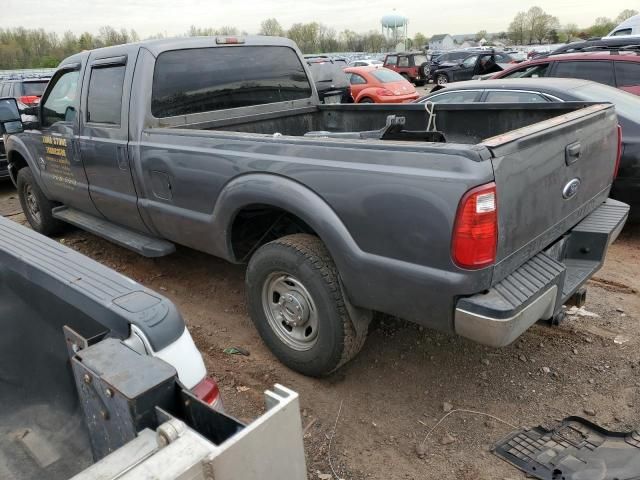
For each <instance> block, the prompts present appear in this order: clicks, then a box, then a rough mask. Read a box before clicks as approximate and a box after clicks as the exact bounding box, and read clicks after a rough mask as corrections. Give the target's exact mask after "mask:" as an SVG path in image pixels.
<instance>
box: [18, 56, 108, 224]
mask: <svg viewBox="0 0 640 480" xmlns="http://www.w3.org/2000/svg"><path fill="white" fill-rule="evenodd" d="M81 66H82V65H81V64H80V63H74V64H72V65H68V66H62V67H61V68H60V69H59V70H58V71H57V72H56V73H55V74H54V76H53V78H52V79H51V81H50V82H49V85H48V87H47V89H46V91H45V92H44V94H43V96H42V101H41V103H40V111H39V122H38V125H37V126H36V127H35V128H33V129H29V130H26V131H25V135H24V138H25V144H26V146H27V148H28V149H29V150H30V153H31V154H32V156H33V158H34V159H35V161H36V163H37V168H38V172H34V174H35V173H39V175H40V178H41V180H42V186H43V187H44V190H45V191H46V193H47V197H48V198H49V199H50V200H55V201H57V202H61V203H64V204H65V205H68V206H72V207H75V208H78V209H80V210H83V211H85V212H87V213H92V214H97V211H96V210H95V208H94V206H93V203H92V202H91V198H90V197H89V189H88V182H87V177H86V175H85V172H84V168H83V167H82V161H81V159H80V155H79V151H78V143H77V132H78V111H79V108H80V88H81V84H82V81H81Z"/></svg>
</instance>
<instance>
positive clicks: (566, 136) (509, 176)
mask: <svg viewBox="0 0 640 480" xmlns="http://www.w3.org/2000/svg"><path fill="white" fill-rule="evenodd" d="M617 123H618V120H617V117H616V114H615V109H614V107H613V106H612V105H593V106H589V107H586V108H582V109H579V110H576V111H574V112H571V113H568V114H565V115H560V116H557V117H554V118H551V119H549V120H546V121H543V122H539V123H535V124H533V125H530V126H528V127H524V128H521V129H518V130H514V131H512V132H508V133H505V134H503V135H499V136H496V137H493V138H491V139H487V140H485V141H484V142H483V144H484V145H485V146H487V147H488V148H489V150H490V151H491V153H492V155H493V159H492V163H493V168H494V172H495V182H496V187H497V197H498V219H499V227H498V228H499V232H500V233H499V243H498V252H497V264H496V270H495V273H494V280H496V281H497V280H499V279H501V278H503V277H504V276H505V275H508V274H509V273H510V272H511V271H512V270H513V269H514V268H517V267H518V266H519V265H521V264H522V263H523V262H524V261H526V260H528V259H529V258H530V257H531V256H533V255H535V254H536V253H537V252H539V251H540V250H542V249H543V248H544V247H546V246H547V245H549V244H550V243H552V242H553V241H554V240H555V239H557V238H559V237H560V236H561V235H562V234H564V233H565V232H566V231H567V230H569V229H570V228H571V227H573V226H574V225H575V224H577V223H578V222H579V221H580V220H581V219H582V218H584V217H585V216H586V215H587V214H589V213H590V212H591V211H593V210H594V209H595V208H596V207H597V206H598V205H599V204H600V203H601V202H602V201H604V200H605V199H606V198H607V196H608V193H609V189H610V186H611V182H612V178H613V171H614V168H615V159H616V155H617V148H618V133H617Z"/></svg>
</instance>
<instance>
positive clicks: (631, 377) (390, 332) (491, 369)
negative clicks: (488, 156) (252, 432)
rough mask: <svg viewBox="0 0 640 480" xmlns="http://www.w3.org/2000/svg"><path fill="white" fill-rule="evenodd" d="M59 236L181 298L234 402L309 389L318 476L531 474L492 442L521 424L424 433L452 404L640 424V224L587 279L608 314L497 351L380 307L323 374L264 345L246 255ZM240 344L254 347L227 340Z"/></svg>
mask: <svg viewBox="0 0 640 480" xmlns="http://www.w3.org/2000/svg"><path fill="white" fill-rule="evenodd" d="M20 212H21V211H20V206H19V204H18V201H17V196H16V193H15V191H14V190H13V188H12V187H11V185H10V184H8V183H7V184H0V214H2V215H5V216H10V218H12V219H13V220H15V221H17V222H20V223H22V224H24V223H25V219H24V216H23V215H22V214H21V213H20ZM58 240H59V241H60V242H61V243H64V244H66V245H68V246H69V247H71V248H73V249H76V250H78V251H80V252H82V253H84V254H85V255H88V256H89V257H91V258H94V259H96V260H98V261H100V262H102V263H103V264H105V265H107V266H109V267H111V268H114V269H115V270H117V271H119V272H121V273H123V274H125V275H128V276H130V277H132V278H134V279H135V280H137V281H139V282H141V283H143V284H144V285H146V286H148V287H150V288H152V289H155V290H157V291H159V292H161V293H163V294H164V295H166V296H167V297H169V298H171V299H172V300H173V301H174V302H175V303H176V304H177V305H178V307H179V308H180V310H181V311H182V313H183V315H184V317H185V319H186V321H187V323H188V325H189V327H190V329H191V331H192V333H193V335H194V338H195V340H196V343H197V345H198V347H199V348H200V350H201V351H202V353H203V355H204V358H205V361H206V363H207V366H208V368H209V371H210V372H211V374H212V375H214V376H215V377H216V378H217V380H218V382H219V383H220V385H221V387H222V392H223V395H224V399H225V405H226V407H227V409H228V411H229V412H230V413H231V414H233V415H235V416H237V417H238V418H240V419H242V420H250V419H251V418H255V417H256V416H258V415H259V414H260V413H262V411H263V400H262V392H263V391H264V390H265V389H266V388H268V387H270V386H271V385H272V384H273V383H275V382H278V383H282V384H284V385H287V386H289V387H290V388H293V389H294V390H296V391H298V392H299V393H300V398H301V407H302V416H303V418H302V421H303V425H305V426H307V427H308V428H307V430H306V434H305V437H304V441H305V447H306V452H307V465H308V468H309V473H310V478H328V477H326V476H325V475H326V474H329V473H331V467H330V464H329V459H330V458H331V461H332V464H333V466H334V468H335V470H336V472H337V474H338V475H339V476H340V478H344V479H365V478H385V479H387V478H388V479H414V478H415V479H424V478H439V479H454V478H455V479H474V480H475V479H519V478H524V476H523V475H522V474H521V473H520V472H519V471H518V470H517V469H515V468H513V467H511V466H510V465H508V464H506V463H504V462H502V461H501V460H500V459H498V458H497V457H495V456H493V455H492V454H491V453H490V451H489V449H490V448H491V446H492V444H493V443H494V442H495V441H497V440H499V439H500V438H501V437H502V436H504V435H505V434H506V433H508V432H509V431H511V430H512V428H511V427H510V426H508V425H507V424H504V423H502V422H500V421H496V420H490V419H489V420H488V419H487V418H485V417H483V416H479V415H472V414H466V413H456V414H453V415H451V416H450V417H449V418H447V420H446V421H445V422H443V424H442V425H441V426H440V427H439V428H438V429H437V430H435V431H434V432H433V434H432V435H431V436H430V437H429V438H427V439H426V441H424V439H425V435H426V433H427V432H428V431H429V429H430V428H431V427H432V426H433V425H434V424H435V423H436V422H437V421H438V420H439V419H440V418H441V417H442V416H443V414H444V412H445V410H448V409H450V408H464V409H471V410H477V411H481V412H485V413H489V414H491V415H494V416H496V417H498V418H500V419H501V420H503V421H505V422H507V423H508V424H511V425H517V426H535V425H538V424H548V423H550V422H553V421H555V420H559V419H562V418H563V417H565V416H567V415H583V416H586V417H587V418H589V419H590V420H592V421H595V422H597V423H599V424H600V425H603V426H605V427H607V428H610V429H614V430H624V431H626V430H630V429H635V428H638V427H639V425H638V424H639V423H640V421H639V419H640V415H638V413H639V412H638V407H640V398H639V396H638V390H639V387H640V381H639V380H640V379H639V378H638V371H639V370H640V350H639V349H638V345H639V344H640V326H639V325H638V318H639V317H640V297H639V296H638V290H640V276H638V265H639V259H640V228H637V227H636V228H631V227H627V228H626V230H625V231H624V232H623V234H622V236H621V238H620V239H619V240H618V241H617V242H616V243H615V244H614V245H613V246H612V247H611V250H610V254H609V256H608V258H607V262H606V265H605V267H604V268H603V269H602V270H601V271H600V272H598V274H597V276H596V278H595V279H594V280H593V281H590V282H589V284H588V287H589V288H588V290H589V292H588V298H587V305H586V307H585V308H586V309H587V310H588V311H590V312H593V313H594V314H595V315H597V316H593V317H591V316H588V317H586V316H573V317H569V318H568V319H567V320H566V321H565V322H564V323H563V324H562V325H561V326H559V327H554V328H551V327H548V326H543V325H536V326H534V327H533V328H531V329H530V330H529V331H528V332H526V333H525V334H524V335H523V336H522V337H521V339H520V340H519V341H517V342H516V343H515V344H513V345H511V346H509V347H507V348H503V349H499V350H495V349H490V348H486V347H483V346H480V345H476V344H473V343H471V342H468V341H466V340H464V339H461V338H456V337H452V336H447V335H443V334H439V333H436V332H433V331H429V330H426V329H423V328H421V327H418V326H416V325H412V324H408V323H405V322H401V321H394V320H392V319H389V318H378V319H377V320H376V321H374V323H373V325H372V326H371V331H370V335H369V339H368V340H367V343H366V345H365V347H364V349H363V351H362V352H361V354H360V355H359V356H358V357H357V358H356V359H355V360H354V361H353V362H351V363H350V364H348V365H347V366H346V367H344V368H343V369H341V370H340V371H339V372H338V373H336V374H334V375H333V376H331V377H329V378H326V379H322V380H318V379H310V378H306V377H303V376H301V375H298V374H296V373H294V372H292V371H290V370H288V369H286V368H285V367H283V366H282V365H281V364H280V363H278V361H276V360H275V358H274V357H273V356H272V355H271V354H270V353H269V351H268V350H267V349H266V347H265V346H264V345H263V344H262V342H261V341H260V339H259V337H258V335H257V333H256V331H255V329H254V328H253V326H252V325H251V322H250V320H249V319H248V317H247V313H246V309H245V304H244V267H242V266H236V265H230V264H227V263H225V262H223V261H221V260H218V259H215V258H211V257H208V256H206V255H204V254H201V253H198V252H195V251H193V250H189V249H186V248H178V251H177V252H176V253H175V254H174V255H171V256H169V257H165V258H159V259H145V258H142V257H139V256H137V255H136V254H134V253H132V252H129V251H127V250H125V249H123V248H120V247H118V246H115V245H112V244H110V243H108V242H106V241H104V240H102V239H99V238H97V237H95V236H93V235H91V234H88V233H85V232H82V231H79V230H75V229H72V228H69V230H68V232H67V233H65V234H64V235H63V236H61V237H59V238H58ZM231 346H238V347H242V348H244V349H246V350H249V351H250V356H248V357H245V356H236V355H227V354H224V353H223V352H222V350H223V349H224V348H226V347H231ZM341 405H342V408H341V410H340V417H339V418H338V419H337V428H336V431H335V437H334V439H333V442H332V445H331V451H330V452H329V440H328V439H329V438H330V436H331V434H332V431H333V425H334V423H335V422H336V418H337V414H338V411H339V409H340V406H341ZM419 444H423V449H422V450H421V451H420V453H422V455H420V456H418V455H417V452H416V446H417V445H419Z"/></svg>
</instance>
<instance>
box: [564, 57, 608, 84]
mask: <svg viewBox="0 0 640 480" xmlns="http://www.w3.org/2000/svg"><path fill="white" fill-rule="evenodd" d="M612 67H613V65H611V62H608V61H600V62H598V61H583V62H557V63H556V69H555V71H554V72H553V76H554V77H564V78H582V79H584V80H592V81H594V82H598V83H604V84H606V85H615V82H614V79H613V68H612Z"/></svg>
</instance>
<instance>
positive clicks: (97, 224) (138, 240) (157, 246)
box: [52, 206, 176, 257]
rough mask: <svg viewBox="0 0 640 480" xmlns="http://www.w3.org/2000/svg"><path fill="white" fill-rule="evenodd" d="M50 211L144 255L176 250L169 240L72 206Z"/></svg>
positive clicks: (167, 252) (77, 225)
mask: <svg viewBox="0 0 640 480" xmlns="http://www.w3.org/2000/svg"><path fill="white" fill-rule="evenodd" d="M52 213H53V216H54V218H57V219H58V220H62V221H63V222H67V223H70V224H71V225H75V226H76V227H78V228H81V229H83V230H86V231H88V232H91V233H93V234H94V235H98V236H99V237H102V238H105V239H107V240H109V241H111V242H113V243H116V244H118V245H120V246H121V247H124V248H128V249H129V250H133V251H134V252H136V253H139V254H140V255H143V256H145V257H163V256H165V255H169V254H171V253H173V252H175V251H176V246H175V245H174V244H173V243H171V242H168V241H166V240H162V239H160V238H155V237H151V236H148V235H145V234H144V233H139V232H136V231H134V230H129V229H128V228H126V227H121V226H120V225H116V224H115V223H111V222H110V221H108V220H105V219H103V218H98V217H94V216H93V215H89V214H88V213H84V212H81V211H79V210H75V209H73V208H69V207H65V206H61V207H56V208H54V209H53V211H52Z"/></svg>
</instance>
